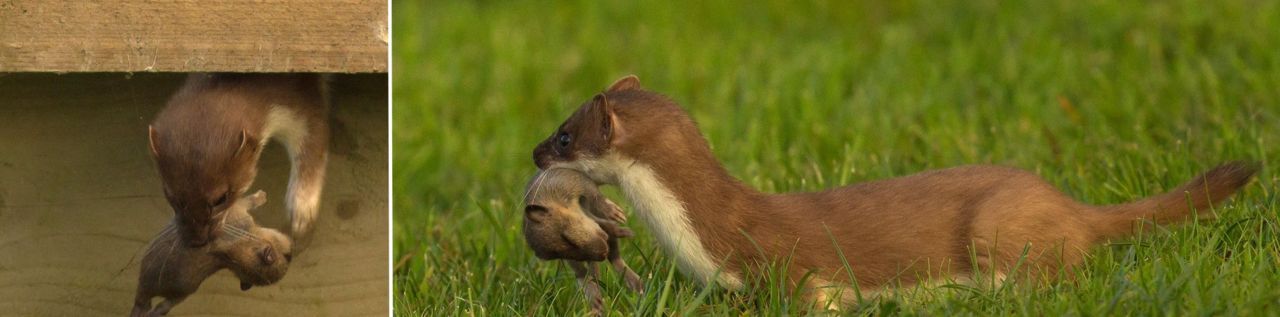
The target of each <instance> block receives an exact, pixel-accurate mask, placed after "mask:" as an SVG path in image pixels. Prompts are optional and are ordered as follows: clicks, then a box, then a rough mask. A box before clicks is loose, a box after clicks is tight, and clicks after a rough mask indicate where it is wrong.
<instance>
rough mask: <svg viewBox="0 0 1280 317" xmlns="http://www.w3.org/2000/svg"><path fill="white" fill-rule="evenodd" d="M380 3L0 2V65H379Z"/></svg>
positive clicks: (36, 68)
mask: <svg viewBox="0 0 1280 317" xmlns="http://www.w3.org/2000/svg"><path fill="white" fill-rule="evenodd" d="M389 39H390V37H389V36H388V33H387V1H386V0H211V1H200V0H95V1H48V0H0V72H146V71H157V72H197V71H199V72H211V71H225V72H334V73H358V72H386V71H387V44H388V41H389Z"/></svg>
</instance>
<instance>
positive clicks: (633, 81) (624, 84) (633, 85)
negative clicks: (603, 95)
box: [606, 75, 640, 92]
mask: <svg viewBox="0 0 1280 317" xmlns="http://www.w3.org/2000/svg"><path fill="white" fill-rule="evenodd" d="M632 89H640V78H639V77H636V75H627V77H622V79H618V81H615V82H613V85H609V90H606V92H618V91H624V90H632Z"/></svg>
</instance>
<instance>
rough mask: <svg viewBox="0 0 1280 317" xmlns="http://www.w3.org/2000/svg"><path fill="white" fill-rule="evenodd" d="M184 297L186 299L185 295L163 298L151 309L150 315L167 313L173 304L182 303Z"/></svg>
mask: <svg viewBox="0 0 1280 317" xmlns="http://www.w3.org/2000/svg"><path fill="white" fill-rule="evenodd" d="M186 299H187V297H186V296H182V297H175V298H165V299H164V301H162V302H160V304H159V305H156V308H155V309H152V310H151V316H152V317H156V316H164V315H168V314H169V310H170V309H173V306H177V305H178V304H179V303H182V301H183V300H186Z"/></svg>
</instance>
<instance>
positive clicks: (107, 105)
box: [0, 74, 388, 316]
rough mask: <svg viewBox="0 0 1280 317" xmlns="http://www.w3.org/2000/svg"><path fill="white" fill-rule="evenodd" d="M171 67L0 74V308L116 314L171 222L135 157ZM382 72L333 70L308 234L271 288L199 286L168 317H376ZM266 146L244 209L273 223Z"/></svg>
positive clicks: (272, 158)
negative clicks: (323, 164)
mask: <svg viewBox="0 0 1280 317" xmlns="http://www.w3.org/2000/svg"><path fill="white" fill-rule="evenodd" d="M182 78H183V76H182V75H180V74H137V75H133V76H127V75H123V74H73V75H54V74H9V75H0V96H4V99H5V101H4V102H3V103H0V148H3V150H0V315H3V316H11V315H19V316H29V315H36V316H120V315H126V314H128V312H129V310H130V309H131V306H132V300H133V295H134V290H135V287H136V285H137V276H138V261H139V258H140V257H141V254H140V252H141V251H142V249H143V247H144V246H145V245H146V244H147V243H148V241H150V239H151V238H152V237H153V236H154V235H155V234H156V233H157V232H159V231H160V229H161V228H162V227H163V226H164V225H165V224H166V223H168V221H169V220H170V219H171V218H172V217H173V212H172V211H171V210H170V209H169V207H168V205H167V203H165V199H164V197H163V194H162V193H161V189H160V181H159V177H158V175H157V173H156V171H155V168H154V166H153V163H152V162H151V158H150V156H149V155H148V154H147V151H148V150H147V137H146V135H147V134H146V131H147V124H148V123H149V122H150V121H151V119H152V118H153V117H154V115H155V113H156V112H158V111H159V109H160V108H161V107H162V105H163V103H164V101H165V100H166V99H167V98H168V95H169V94H170V93H172V92H173V90H174V89H176V87H177V85H178V84H179V83H180V82H181V80H182ZM386 85H387V80H386V75H383V74H379V75H373V74H367V75H339V76H337V79H336V80H335V82H334V83H333V97H334V108H333V112H334V118H333V122H334V131H333V134H334V137H333V140H332V145H331V149H332V153H331V155H330V159H329V172H328V179H327V181H326V187H325V192H324V196H323V200H322V204H321V214H320V218H319V222H318V224H317V225H318V227H317V229H316V230H317V231H316V234H315V240H314V241H313V244H312V246H311V247H310V248H309V249H307V250H306V252H305V253H301V254H299V255H298V256H297V257H296V258H295V261H294V263H293V265H292V266H291V267H290V268H289V273H288V274H287V275H286V276H285V278H284V279H283V280H282V281H281V282H280V283H279V284H276V285H273V286H267V287H261V288H254V289H251V290H249V291H240V290H239V288H238V285H239V284H238V282H237V280H236V279H235V278H234V276H232V275H231V274H230V273H229V272H226V271H224V272H221V273H218V274H216V275H214V277H213V278H210V279H209V280H207V281H205V283H204V285H203V286H202V287H201V288H200V290H199V291H198V292H196V294H195V295H193V296H192V297H191V298H190V299H188V300H187V302H185V303H183V304H181V305H179V306H178V307H177V308H176V309H174V311H173V315H175V316H189V315H239V316H374V315H379V316H385V315H386V314H387V313H388V299H387V285H388V275H387V265H388V262H387V261H388V255H387V254H388V252H387V210H388V209H387V206H388V204H387V192H386V189H387V181H388V180H387V167H388V166H387V153H388V152H387V120H386V118H387V107H386V105H387V96H386ZM272 144H273V145H269V146H268V147H267V149H266V151H265V152H264V154H263V158H262V163H261V164H260V167H261V172H260V174H259V175H258V179H257V181H256V183H255V184H254V186H253V187H252V188H253V190H256V189H263V190H265V191H266V192H267V194H268V201H267V204H266V205H264V206H263V207H262V208H260V209H258V210H255V211H254V212H253V214H254V216H255V217H256V218H257V219H258V220H259V223H261V224H262V225H265V226H268V227H273V228H285V227H287V225H286V224H287V220H286V217H285V212H284V193H285V188H286V184H287V178H288V174H289V164H288V160H287V157H286V155H285V154H284V150H283V148H282V147H280V146H278V145H274V144H275V143H272Z"/></svg>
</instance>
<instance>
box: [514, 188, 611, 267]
mask: <svg viewBox="0 0 1280 317" xmlns="http://www.w3.org/2000/svg"><path fill="white" fill-rule="evenodd" d="M584 186H595V184H593V183H591V181H590V180H589V179H587V178H586V177H585V176H583V175H582V174H580V173H578V172H576V171H571V170H567V169H551V170H546V171H543V172H541V173H539V174H538V175H537V176H535V177H534V180H533V181H532V182H530V185H529V189H528V190H527V192H526V197H525V207H524V236H525V242H527V243H528V244H529V248H530V249H533V251H534V254H535V255H537V256H538V258H541V259H544V260H552V259H569V260H576V261H603V260H604V259H605V257H606V256H608V254H609V244H608V239H609V236H608V234H606V233H605V231H604V230H603V229H602V228H601V227H600V225H599V224H598V223H596V222H595V220H593V219H591V218H590V217H588V216H587V214H586V213H585V211H584V210H583V206H582V201H581V197H582V190H583V188H584Z"/></svg>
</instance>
